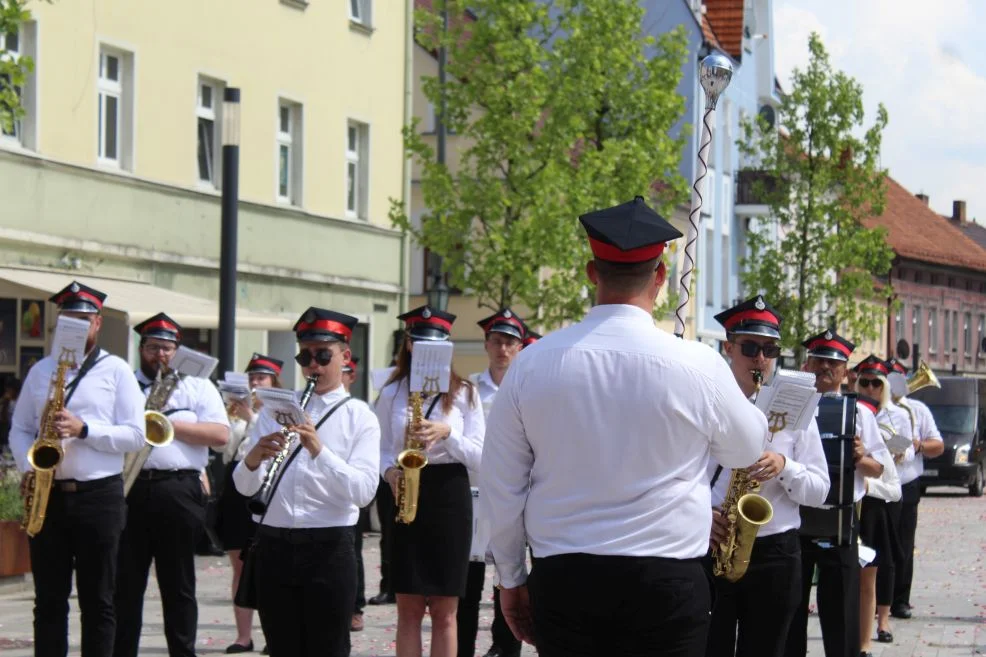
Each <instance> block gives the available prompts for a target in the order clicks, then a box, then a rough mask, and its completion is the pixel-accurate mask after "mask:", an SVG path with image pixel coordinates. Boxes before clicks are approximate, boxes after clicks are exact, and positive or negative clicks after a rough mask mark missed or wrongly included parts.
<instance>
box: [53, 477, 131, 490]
mask: <svg viewBox="0 0 986 657" xmlns="http://www.w3.org/2000/svg"><path fill="white" fill-rule="evenodd" d="M122 479H123V478H122V477H121V476H120V475H118V474H117V475H110V476H109V477H103V478H101V479H90V480H88V481H77V480H75V479H56V480H55V481H54V482H52V488H54V489H55V490H57V491H61V492H62V493H85V492H88V491H91V490H99V489H100V488H107V487H108V486H111V485H113V484H115V483H116V482H118V481H121V480H122Z"/></svg>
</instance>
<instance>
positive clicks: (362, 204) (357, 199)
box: [346, 121, 370, 219]
mask: <svg viewBox="0 0 986 657" xmlns="http://www.w3.org/2000/svg"><path fill="white" fill-rule="evenodd" d="M369 133H370V129H369V126H368V125H366V124H365V123H358V122H356V121H349V123H347V124H346V216H348V217H355V218H358V219H366V218H367V216H368V213H367V205H368V195H367V189H368V183H369V153H368V148H367V146H368V143H367V142H368V141H369Z"/></svg>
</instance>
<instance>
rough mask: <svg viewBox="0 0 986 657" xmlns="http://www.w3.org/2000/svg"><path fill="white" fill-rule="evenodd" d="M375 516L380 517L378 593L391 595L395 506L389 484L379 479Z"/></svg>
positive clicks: (392, 588) (392, 587) (392, 586)
mask: <svg viewBox="0 0 986 657" xmlns="http://www.w3.org/2000/svg"><path fill="white" fill-rule="evenodd" d="M376 504H377V515H378V516H379V517H380V593H393V592H394V583H393V581H392V580H391V577H390V562H391V552H392V550H393V545H394V517H395V514H396V513H397V505H396V503H395V502H394V493H393V492H392V491H391V490H390V484H388V483H387V482H386V481H384V480H383V478H381V479H380V483H379V484H378V485H377V498H376Z"/></svg>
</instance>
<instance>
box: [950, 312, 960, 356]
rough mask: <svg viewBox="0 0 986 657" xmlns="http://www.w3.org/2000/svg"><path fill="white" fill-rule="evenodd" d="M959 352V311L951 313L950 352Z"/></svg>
mask: <svg viewBox="0 0 986 657" xmlns="http://www.w3.org/2000/svg"><path fill="white" fill-rule="evenodd" d="M958 350H959V311H958V310H953V311H952V351H953V352H956V351H958Z"/></svg>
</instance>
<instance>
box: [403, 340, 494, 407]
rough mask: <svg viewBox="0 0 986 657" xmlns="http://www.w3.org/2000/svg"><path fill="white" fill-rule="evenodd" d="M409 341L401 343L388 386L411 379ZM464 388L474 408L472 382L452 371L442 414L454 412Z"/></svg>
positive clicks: (444, 397) (443, 401) (443, 399)
mask: <svg viewBox="0 0 986 657" xmlns="http://www.w3.org/2000/svg"><path fill="white" fill-rule="evenodd" d="M407 340H408V338H405V339H404V340H402V341H401V347H400V351H398V352H397V365H396V366H395V369H394V371H393V372H391V374H390V378H388V379H387V384H385V385H389V384H391V383H393V382H395V381H403V380H404V379H410V378H411V351H410V350H409V349H408V348H407ZM463 388H465V389H466V393H467V396H468V398H469V405H470V406H472V405H473V404H474V402H475V399H474V396H473V394H472V392H473V385H472V381H470V380H469V379H463V378H462V377H461V376H459V375H458V374H456V373H455V370H452V373H451V375H450V377H449V385H448V394H446V395H444V396H443V397H442V412H443V413H445V414H446V415H448V414H449V413H451V412H452V404H453V403H454V402H455V398H456V397H457V396H458V395H459V391H460V390H462V389H463Z"/></svg>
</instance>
